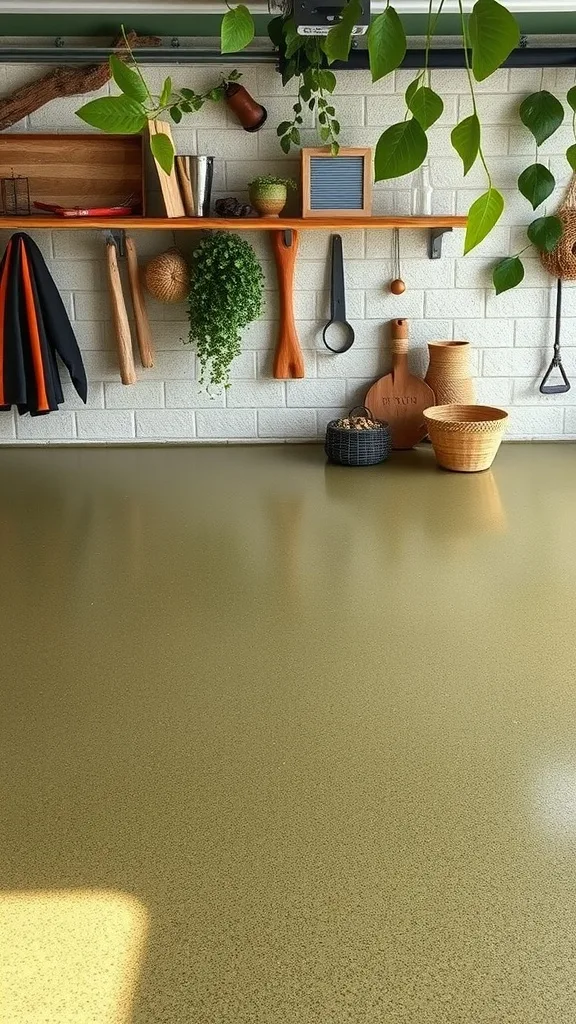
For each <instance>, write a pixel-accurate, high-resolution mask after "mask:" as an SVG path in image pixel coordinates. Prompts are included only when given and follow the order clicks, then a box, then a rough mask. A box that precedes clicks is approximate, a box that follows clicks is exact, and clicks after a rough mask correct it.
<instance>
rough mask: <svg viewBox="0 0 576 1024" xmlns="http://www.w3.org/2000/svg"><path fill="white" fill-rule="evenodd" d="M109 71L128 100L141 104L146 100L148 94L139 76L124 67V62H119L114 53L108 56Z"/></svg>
mask: <svg viewBox="0 0 576 1024" xmlns="http://www.w3.org/2000/svg"><path fill="white" fill-rule="evenodd" d="M110 71H111V72H112V78H113V79H114V81H115V82H116V85H117V86H118V88H119V89H120V91H121V92H123V93H124V95H125V96H129V97H130V99H132V100H136V101H137V102H138V103H143V102H144V100H147V99H148V96H149V95H150V94H149V92H148V88H147V86H146V85H145V84H144V82H143V81H142V79H141V78H140V75H139V74H138V73H137V72H136V71H132V69H131V68H128V67H126V65H125V63H124V61H121V60H120V58H119V57H117V56H116V55H115V54H114V53H113V54H111V55H110Z"/></svg>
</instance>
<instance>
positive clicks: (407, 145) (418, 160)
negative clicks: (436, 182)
mask: <svg viewBox="0 0 576 1024" xmlns="http://www.w3.org/2000/svg"><path fill="white" fill-rule="evenodd" d="M427 153H428V139H427V137H426V132H425V131H424V129H423V128H422V125H421V124H419V123H418V121H417V120H416V118H414V117H411V118H410V120H409V121H401V122H400V123H399V124H393V125H392V127H391V128H387V129H386V131H385V132H383V133H382V135H381V136H380V138H379V139H378V142H377V143H376V152H375V154H374V179H375V180H376V181H386V180H387V179H388V178H400V177H401V176H402V175H403V174H410V172H411V171H415V170H416V168H417V167H420V166H421V164H423V163H424V161H425V159H426V155H427Z"/></svg>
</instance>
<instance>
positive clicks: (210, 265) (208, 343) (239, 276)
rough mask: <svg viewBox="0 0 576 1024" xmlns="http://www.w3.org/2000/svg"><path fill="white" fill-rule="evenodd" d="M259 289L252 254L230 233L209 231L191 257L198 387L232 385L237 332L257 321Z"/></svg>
mask: <svg viewBox="0 0 576 1024" xmlns="http://www.w3.org/2000/svg"><path fill="white" fill-rule="evenodd" d="M263 287H264V275H263V273H262V268H261V266H260V264H259V262H258V259H257V257H256V253H255V252H254V249H253V248H252V246H251V245H250V243H249V242H247V241H245V239H244V238H241V237H240V236H239V235H235V234H233V233H232V232H231V231H211V232H210V234H208V235H207V236H206V238H204V239H203V240H202V241H201V242H200V245H198V246H197V247H196V249H195V250H194V252H193V253H192V271H191V281H190V297H189V306H188V312H189V316H190V337H189V341H190V342H191V343H192V344H193V345H196V351H197V353H198V359H199V361H200V384H206V385H207V386H209V385H211V384H212V385H215V386H216V387H224V388H227V387H229V386H230V366H231V363H232V360H233V359H234V358H235V357H236V356H237V355H239V354H240V345H241V334H240V332H241V331H242V329H243V328H244V327H246V326H247V325H248V324H249V323H252V321H253V320H256V319H257V318H258V317H259V316H260V314H261V312H262V294H263Z"/></svg>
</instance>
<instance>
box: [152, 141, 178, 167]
mask: <svg viewBox="0 0 576 1024" xmlns="http://www.w3.org/2000/svg"><path fill="white" fill-rule="evenodd" d="M150 149H151V150H152V156H153V157H154V159H155V160H156V161H157V162H158V163H159V164H160V167H161V168H162V170H163V171H166V174H171V173H172V168H173V166H174V146H173V144H172V139H171V138H169V137H168V135H164V133H162V132H159V133H158V135H151V136H150Z"/></svg>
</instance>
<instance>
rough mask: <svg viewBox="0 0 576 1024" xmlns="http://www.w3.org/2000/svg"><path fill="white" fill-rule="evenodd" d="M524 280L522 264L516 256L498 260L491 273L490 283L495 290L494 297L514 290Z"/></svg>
mask: <svg viewBox="0 0 576 1024" xmlns="http://www.w3.org/2000/svg"><path fill="white" fill-rule="evenodd" d="M523 280H524V264H523V263H522V260H521V259H520V258H519V257H518V256H507V257H506V259H504V260H500V263H497V264H496V266H495V267H494V270H493V271H492V281H493V282H494V288H495V289H496V295H501V294H502V292H507V291H509V289H510V288H515V287H516V285H519V284H520V282H521V281H523Z"/></svg>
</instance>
